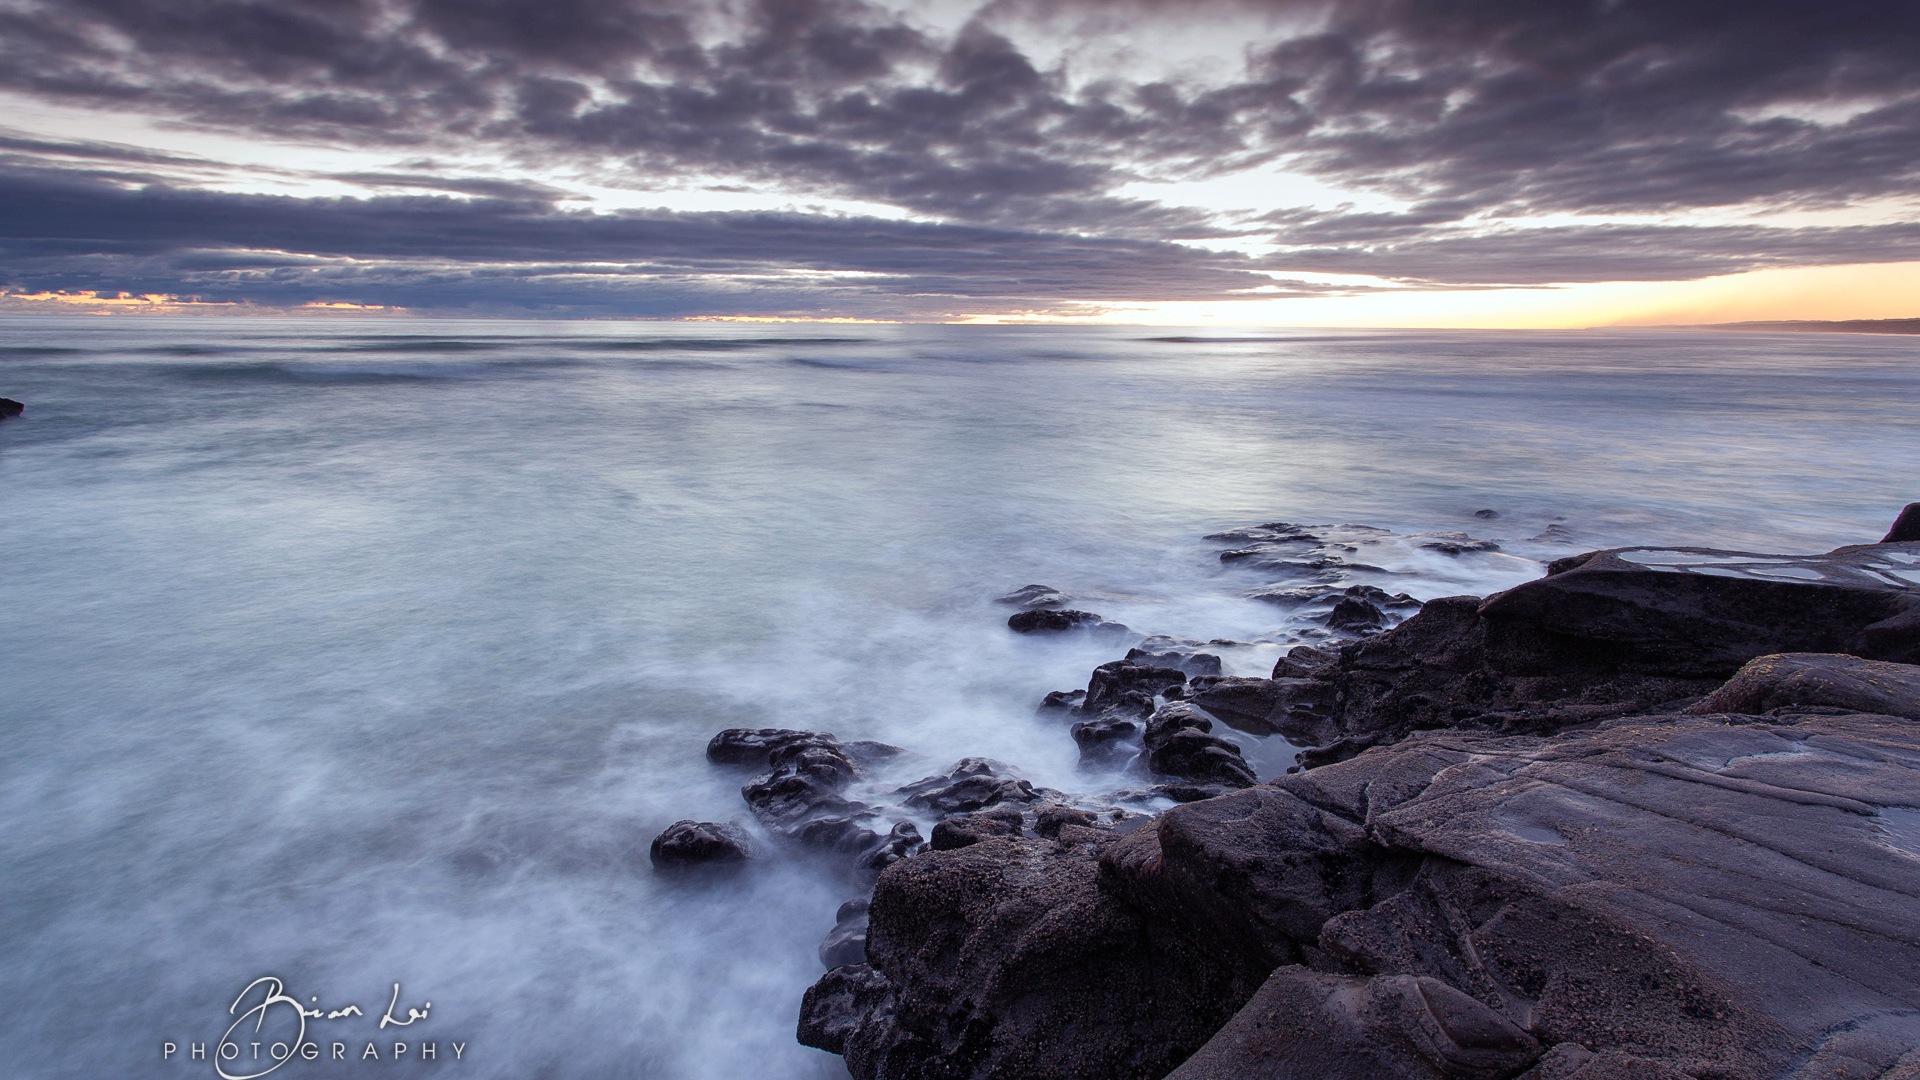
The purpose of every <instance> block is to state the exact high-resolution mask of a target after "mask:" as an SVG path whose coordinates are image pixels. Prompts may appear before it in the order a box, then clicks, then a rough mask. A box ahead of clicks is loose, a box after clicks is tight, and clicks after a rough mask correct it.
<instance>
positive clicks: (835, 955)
mask: <svg viewBox="0 0 1920 1080" xmlns="http://www.w3.org/2000/svg"><path fill="white" fill-rule="evenodd" d="M869 906H870V904H869V902H868V900H867V899H866V898H865V897H861V898H860V899H857V900H849V901H847V902H846V903H844V904H841V905H840V910H839V911H837V912H835V913H834V916H833V929H832V930H829V931H827V936H826V937H825V938H823V939H821V941H820V963H821V964H823V965H825V966H826V967H827V968H829V969H832V968H837V967H846V966H847V965H849V964H865V963H866V962H867V908H868V907H869Z"/></svg>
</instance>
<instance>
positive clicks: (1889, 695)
mask: <svg viewBox="0 0 1920 1080" xmlns="http://www.w3.org/2000/svg"><path fill="white" fill-rule="evenodd" d="M1805 708H1821V709H1845V710H1847V711H1849V712H1862V713H1880V714H1882V715H1885V716H1904V717H1906V718H1908V719H1910V720H1920V667H1915V666H1914V665H1912V664H1889V663H1887V662H1885V661H1883V660H1862V659H1860V658H1859V657H1857V656H1842V655H1839V654H1835V653H1781V654H1778V655H1775V656H1762V657H1760V658H1758V659H1755V660H1749V661H1747V663H1746V666H1744V667H1742V668H1741V669H1740V670H1739V671H1738V672H1737V673H1735V674H1734V676H1733V678H1731V679H1729V680H1727V683H1726V685H1725V686H1722V687H1721V688H1720V689H1718V690H1715V691H1714V692H1713V693H1711V694H1709V695H1707V696H1706V697H1705V698H1704V699H1702V700H1701V701H1700V702H1699V703H1698V704H1696V705H1694V706H1692V707H1691V708H1689V709H1687V712H1689V713H1695V714H1706V713H1752V714H1756V715H1758V714H1762V713H1768V712H1772V711H1774V710H1779V709H1788V710H1791V709H1805Z"/></svg>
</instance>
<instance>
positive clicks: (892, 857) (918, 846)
mask: <svg viewBox="0 0 1920 1080" xmlns="http://www.w3.org/2000/svg"><path fill="white" fill-rule="evenodd" d="M926 847H927V842H926V840H925V839H924V838H923V837H922V836H921V835H920V826H918V825H915V824H914V823H913V822H911V821H896V822H894V823H893V828H892V830H890V831H889V832H888V833H887V835H886V838H885V839H883V840H881V841H880V842H879V843H878V844H876V845H874V846H873V847H871V848H868V849H867V850H866V851H865V852H864V853H862V854H861V856H860V861H859V862H858V863H857V864H856V865H858V866H859V867H860V868H861V869H863V870H884V869H886V868H887V867H889V866H892V865H893V864H894V863H897V862H899V861H900V860H901V859H904V858H906V857H907V856H909V855H918V854H919V853H920V852H922V851H924V850H926Z"/></svg>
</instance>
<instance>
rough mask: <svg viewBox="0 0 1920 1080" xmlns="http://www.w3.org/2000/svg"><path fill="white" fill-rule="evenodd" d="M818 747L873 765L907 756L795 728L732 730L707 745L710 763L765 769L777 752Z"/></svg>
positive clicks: (876, 745)
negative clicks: (797, 747)
mask: <svg viewBox="0 0 1920 1080" xmlns="http://www.w3.org/2000/svg"><path fill="white" fill-rule="evenodd" d="M801 745H807V746H817V747H822V748H826V749H830V750H834V751H836V752H838V753H840V754H843V755H845V756H846V757H847V759H848V760H850V761H856V762H860V763H862V764H870V763H872V762H876V761H884V760H886V759H887V758H891V757H897V756H899V755H901V754H904V753H906V751H905V750H902V749H901V748H900V747H898V746H893V745H891V744H888V743H883V742H874V741H873V740H871V739H856V740H854V741H852V742H844V743H843V742H841V741H840V740H839V739H838V738H836V737H835V736H834V735H832V734H830V733H827V732H818V731H796V730H793V729H791V728H728V729H727V730H725V731H722V732H720V733H719V734H718V735H715V736H714V737H713V739H712V740H711V741H710V742H708V743H707V760H708V761H711V762H713V763H714V764H716V765H745V766H749V767H752V768H758V769H765V768H769V767H771V765H772V760H771V759H772V756H773V753H774V752H775V751H777V750H783V749H788V748H791V747H795V746H801Z"/></svg>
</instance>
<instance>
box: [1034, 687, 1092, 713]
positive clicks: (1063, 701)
mask: <svg viewBox="0 0 1920 1080" xmlns="http://www.w3.org/2000/svg"><path fill="white" fill-rule="evenodd" d="M1086 696H1087V692H1086V691H1085V690H1053V691H1050V692H1048V694H1047V696H1046V697H1043V698H1041V699H1040V707H1041V708H1043V709H1071V708H1073V707H1074V706H1076V705H1078V704H1080V702H1081V701H1082V700H1084V699H1085V698H1086Z"/></svg>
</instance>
